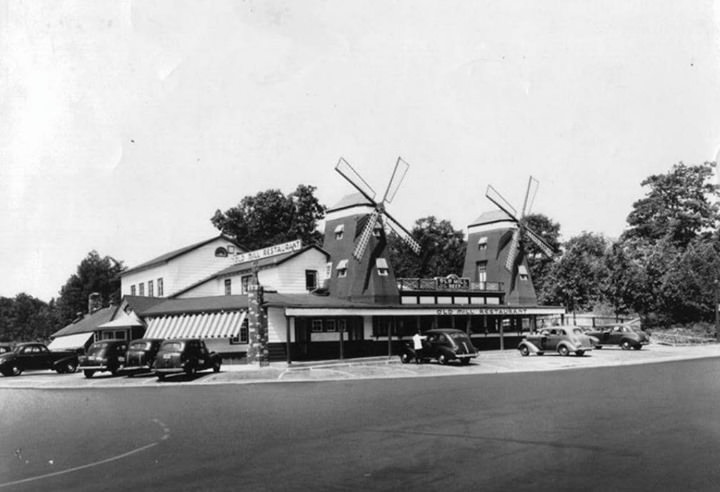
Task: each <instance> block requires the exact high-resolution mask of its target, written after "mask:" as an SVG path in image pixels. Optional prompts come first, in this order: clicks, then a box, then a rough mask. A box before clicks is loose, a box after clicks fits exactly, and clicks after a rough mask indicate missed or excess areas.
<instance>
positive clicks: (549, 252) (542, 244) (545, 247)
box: [525, 227, 555, 258]
mask: <svg viewBox="0 0 720 492" xmlns="http://www.w3.org/2000/svg"><path fill="white" fill-rule="evenodd" d="M525 234H527V236H528V237H529V238H530V240H531V241H532V242H534V243H535V244H536V245H537V247H538V248H540V250H541V251H542V252H543V253H545V256H547V257H548V258H552V257H553V256H554V255H555V250H554V249H553V248H552V246H550V245H549V244H548V243H547V242H546V241H545V240H544V239H543V238H541V237H540V236H538V235H537V233H536V232H535V231H533V230H532V229H530V228H529V227H525Z"/></svg>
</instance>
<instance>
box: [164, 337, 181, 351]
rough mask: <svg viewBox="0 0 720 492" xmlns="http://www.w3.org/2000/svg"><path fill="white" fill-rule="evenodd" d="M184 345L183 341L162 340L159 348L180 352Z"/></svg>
mask: <svg viewBox="0 0 720 492" xmlns="http://www.w3.org/2000/svg"><path fill="white" fill-rule="evenodd" d="M184 346H185V342H179V341H177V340H175V341H170V342H163V344H162V347H160V350H162V351H163V352H182V349H183V347H184Z"/></svg>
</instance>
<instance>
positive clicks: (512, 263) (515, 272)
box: [463, 176, 554, 305]
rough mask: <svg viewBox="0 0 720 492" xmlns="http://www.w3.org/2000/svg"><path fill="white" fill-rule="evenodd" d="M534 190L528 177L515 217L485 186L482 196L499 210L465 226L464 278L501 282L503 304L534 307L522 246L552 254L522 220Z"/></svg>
mask: <svg viewBox="0 0 720 492" xmlns="http://www.w3.org/2000/svg"><path fill="white" fill-rule="evenodd" d="M537 188H538V181H537V180H536V179H535V178H533V177H532V176H530V179H529V180H528V187H527V191H526V192H525V200H524V202H523V208H522V212H521V213H520V216H518V214H517V211H516V210H515V208H514V207H513V206H512V205H510V203H509V202H508V201H507V200H505V198H503V196H502V195H501V194H500V193H499V192H498V191H497V190H495V188H493V187H492V186H488V189H487V192H486V194H485V196H486V197H487V198H488V199H489V200H490V201H491V202H493V203H494V204H495V205H496V206H497V207H498V208H499V209H500V210H497V211H493V212H488V213H485V214H483V215H481V216H480V217H478V218H477V219H476V220H475V221H474V222H473V223H472V224H471V225H470V226H468V246H467V252H466V253H465V266H464V268H463V275H464V276H466V277H469V278H470V279H471V280H472V281H473V282H502V284H503V287H504V290H505V303H506V304H514V305H537V296H536V294H535V288H534V287H533V283H532V278H531V277H530V270H529V269H528V264H527V255H526V252H525V248H523V243H525V242H526V241H528V240H529V241H532V242H533V243H535V244H536V245H537V246H538V247H539V248H540V250H541V251H542V252H543V253H544V254H545V255H547V256H548V257H552V256H553V254H554V251H553V249H552V247H551V246H550V245H549V244H548V243H546V242H545V240H543V239H542V238H541V237H540V236H538V235H537V233H535V232H534V231H533V230H532V229H530V228H529V227H527V226H526V225H525V224H524V223H523V220H522V219H523V218H524V217H525V216H526V215H528V214H529V213H530V209H531V208H532V204H533V201H534V200H535V194H536V193H537Z"/></svg>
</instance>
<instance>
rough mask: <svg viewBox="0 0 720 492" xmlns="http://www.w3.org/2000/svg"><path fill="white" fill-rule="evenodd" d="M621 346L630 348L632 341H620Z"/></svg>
mask: <svg viewBox="0 0 720 492" xmlns="http://www.w3.org/2000/svg"><path fill="white" fill-rule="evenodd" d="M620 347H621V348H622V349H623V350H630V348H631V345H630V342H629V341H628V340H623V341H622V342H620Z"/></svg>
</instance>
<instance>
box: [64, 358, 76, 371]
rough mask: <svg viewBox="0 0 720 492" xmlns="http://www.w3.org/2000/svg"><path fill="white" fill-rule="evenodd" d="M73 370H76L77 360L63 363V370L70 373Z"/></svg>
mask: <svg viewBox="0 0 720 492" xmlns="http://www.w3.org/2000/svg"><path fill="white" fill-rule="evenodd" d="M75 371H77V362H72V361H70V362H68V363H67V364H65V372H66V373H68V374H72V373H74V372H75Z"/></svg>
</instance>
